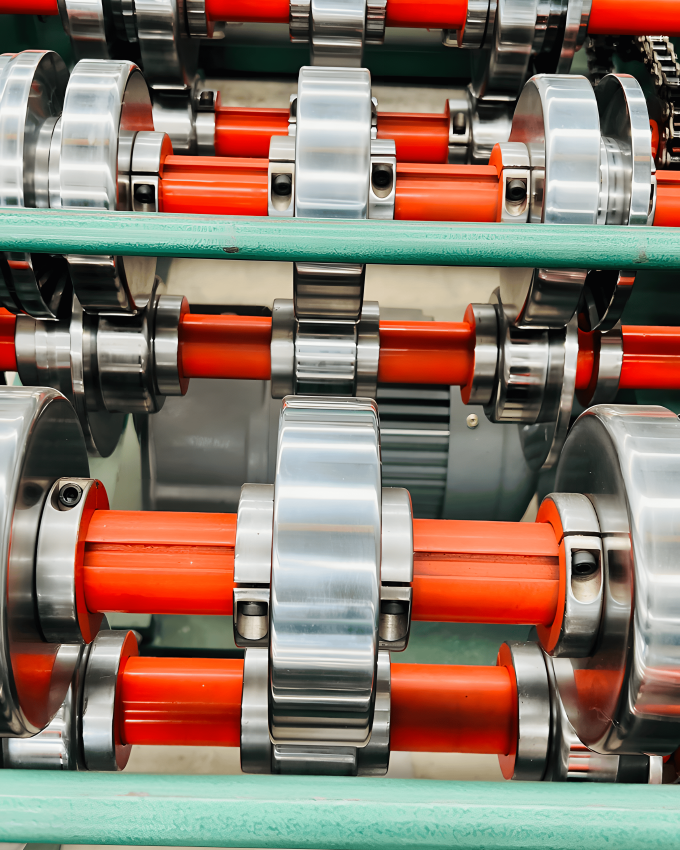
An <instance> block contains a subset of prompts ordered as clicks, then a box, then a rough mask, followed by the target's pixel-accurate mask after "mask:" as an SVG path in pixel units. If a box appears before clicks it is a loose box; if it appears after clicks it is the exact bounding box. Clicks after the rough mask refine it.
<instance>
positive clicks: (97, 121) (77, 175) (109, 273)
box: [58, 60, 156, 313]
mask: <svg viewBox="0 0 680 850" xmlns="http://www.w3.org/2000/svg"><path fill="white" fill-rule="evenodd" d="M60 124H61V144H60V152H59V168H58V175H59V202H60V206H61V207H62V208H69V209H86V210H87V209H106V210H116V209H118V210H128V209H131V207H132V205H131V201H130V170H131V157H132V146H133V143H134V138H135V134H136V133H137V132H138V131H140V130H153V129H154V126H153V118H152V113H151V99H150V97H149V90H148V88H147V85H146V83H145V81H144V78H143V77H142V74H141V72H140V70H139V68H137V66H136V65H134V64H133V63H132V62H126V61H108V62H103V61H98V60H83V61H81V62H79V63H78V64H77V65H76V67H75V68H74V69H73V72H72V74H71V78H70V80H69V83H68V86H67V89H66V96H65V99H64V111H63V113H62V117H61V122H60ZM67 260H68V263H69V267H70V271H71V278H72V281H73V286H74V289H75V293H76V295H77V296H78V300H79V301H80V303H81V305H82V307H83V309H84V310H85V311H86V312H93V313H100V312H104V313H134V312H135V310H136V302H137V301H140V302H141V303H142V304H143V303H144V302H145V301H146V300H147V299H148V296H149V293H150V291H151V287H152V285H153V280H154V275H155V267H156V261H155V259H154V258H151V257H125V258H123V257H110V256H79V255H69V256H68V257H67Z"/></svg>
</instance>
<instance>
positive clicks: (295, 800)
mask: <svg viewBox="0 0 680 850" xmlns="http://www.w3.org/2000/svg"><path fill="white" fill-rule="evenodd" d="M0 841H7V842H24V841H25V842H31V843H69V844H72V843H73V844H128V845H134V844H152V845H153V844H156V845H158V844H160V845H175V846H203V847H210V846H212V847H260V848H269V847H271V848H299V850H307V848H309V850H312V849H313V848H316V850H374V848H376V850H377V848H389V850H393V848H394V850H404V848H419V850H429V848H432V850H435V848H456V850H467V848H470V850H471V848H476V850H482V848H485V849H486V850H492V849H493V850H496V848H498V850H500V849H501V848H503V850H520V848H521V850H539V848H540V850H605V848H606V850H672V848H677V847H680V788H678V787H677V786H673V785H666V786H661V785H652V786H645V785H605V784H601V785H599V784H592V785H591V784H577V783H575V784H571V783H570V784H567V785H557V784H554V785H553V784H550V783H546V784H542V783H500V782H499V783H494V782H438V781H432V780H411V779H348V778H330V777H323V778H321V777H295V776H289V777H278V776H144V775H140V774H130V775H126V774H125V773H122V774H101V773H100V774H97V773H63V774H62V773H51V772H47V771H28V770H27V771H24V770H5V771H0Z"/></svg>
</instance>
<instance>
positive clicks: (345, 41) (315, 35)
mask: <svg viewBox="0 0 680 850" xmlns="http://www.w3.org/2000/svg"><path fill="white" fill-rule="evenodd" d="M365 34H366V0H311V26H310V42H311V44H310V48H311V51H310V52H311V61H312V65H326V66H332V67H348V68H360V67H361V60H362V56H363V49H364V37H365Z"/></svg>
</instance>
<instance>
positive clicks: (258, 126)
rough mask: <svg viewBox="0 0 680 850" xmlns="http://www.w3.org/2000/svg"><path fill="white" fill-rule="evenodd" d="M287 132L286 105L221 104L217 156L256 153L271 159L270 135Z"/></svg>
mask: <svg viewBox="0 0 680 850" xmlns="http://www.w3.org/2000/svg"><path fill="white" fill-rule="evenodd" d="M287 135H288V110H287V109H253V108H248V107H242V106H222V107H220V108H219V109H218V110H217V112H216V113H215V153H216V155H217V156H236V157H247V156H256V157H263V158H265V159H269V140H270V139H271V137H272V136H287Z"/></svg>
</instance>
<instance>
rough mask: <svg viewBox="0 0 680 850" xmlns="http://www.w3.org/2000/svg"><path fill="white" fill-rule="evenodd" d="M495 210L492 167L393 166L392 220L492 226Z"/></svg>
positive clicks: (496, 199) (495, 180)
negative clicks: (395, 168) (461, 222)
mask: <svg viewBox="0 0 680 850" xmlns="http://www.w3.org/2000/svg"><path fill="white" fill-rule="evenodd" d="M497 206H498V172H497V171H496V169H495V168H494V167H493V166H490V165H429V164H425V165H420V164H409V163H406V164H404V163H397V183H396V198H395V202H394V217H395V219H402V220H404V221H467V222H475V221H486V222H493V221H496V210H497Z"/></svg>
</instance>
